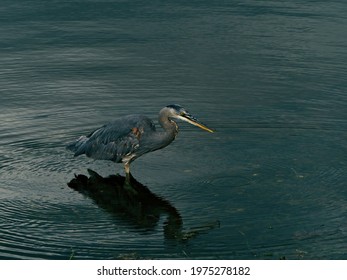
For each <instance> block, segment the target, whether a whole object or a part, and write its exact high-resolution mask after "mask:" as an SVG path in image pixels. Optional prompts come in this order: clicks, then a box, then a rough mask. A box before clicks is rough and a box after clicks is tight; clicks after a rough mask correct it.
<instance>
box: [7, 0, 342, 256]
mask: <svg viewBox="0 0 347 280" xmlns="http://www.w3.org/2000/svg"><path fill="white" fill-rule="evenodd" d="M346 8H347V4H346V2H345V1H342V0H333V1H251V0H244V1H125V0H118V1H117V0H108V1H96V0H95V1H92V0H90V1H87V0H85V1H83V0H81V1H39V0H33V1H19V0H14V1H13V0H11V1H7V0H4V1H2V3H1V7H0V119H1V124H0V179H1V181H0V258H1V259H69V258H70V257H73V258H75V259H109V258H150V259H152V258H154V259H163V258H169V259H176V258H178V259H182V258H183V259H185V258H186V259H197V258H198V259H280V258H286V259H345V258H347V188H346V187H347V186H346V182H347V173H346V171H347V170H346V169H347V160H346V154H347V140H346V139H347V92H346V88H347V79H346V77H347V75H346V74H347V66H346V65H347V51H346V49H347V39H346V38H347V37H346V25H347V16H346ZM172 103H178V104H181V105H183V106H184V107H186V109H188V110H189V111H190V112H191V113H193V114H194V115H196V116H197V117H199V119H201V120H202V121H203V122H204V123H206V124H207V125H208V126H210V127H212V128H215V129H216V130H217V132H216V133H214V134H209V133H206V132H203V131H201V130H199V129H197V128H196V127H192V126H190V125H188V124H180V134H179V135H178V138H177V139H176V140H175V142H174V143H173V144H171V145H170V146H168V147H167V148H165V149H163V150H160V151H157V152H154V153H152V154H147V155H145V156H143V157H141V158H139V159H138V160H136V161H135V162H134V163H133V165H132V173H133V176H134V177H135V178H136V180H137V181H139V182H140V183H141V184H143V185H145V186H147V188H148V189H149V190H150V191H151V197H152V198H153V197H154V198H153V199H154V200H153V201H154V202H153V207H154V206H158V205H161V206H158V207H159V208H160V207H162V208H160V209H161V213H160V214H158V215H157V216H156V214H153V213H152V212H151V211H149V212H148V213H150V214H149V215H152V214H153V215H154V216H153V217H155V218H153V220H151V222H148V223H145V222H144V221H143V220H141V219H140V220H139V219H136V218H134V215H133V216H132V215H129V213H127V211H128V210H129V209H127V208H122V209H121V210H119V209H111V210H110V209H105V208H103V207H100V205H99V204H97V203H95V201H94V200H93V199H91V198H90V197H88V196H83V195H82V194H81V193H79V192H76V191H74V190H72V189H70V188H69V187H68V186H67V183H68V182H70V180H72V179H73V178H74V173H76V174H85V175H88V173H87V169H88V168H90V169H92V170H94V171H96V172H97V173H99V174H100V175H102V176H108V175H111V174H115V173H118V172H119V173H121V174H123V170H122V166H121V165H115V164H113V163H110V162H105V161H93V160H90V159H88V158H85V157H79V158H73V156H72V154H71V153H69V152H68V151H66V150H65V148H64V146H65V144H66V143H67V142H69V141H71V140H73V139H75V138H76V137H77V136H79V135H82V134H85V133H88V132H89V131H90V130H92V129H94V128H97V127H98V126H100V125H102V124H104V123H106V122H108V121H110V120H112V118H116V117H119V116H122V115H125V114H130V113H144V114H147V115H148V116H150V117H151V118H153V119H156V118H157V114H158V112H159V110H160V109H161V108H162V107H164V106H166V105H168V104H172ZM119 200H120V199H119V198H118V200H117V199H114V201H113V200H112V199H111V202H110V203H111V204H112V203H114V204H117V203H123V200H122V201H119ZM163 201H165V202H163ZM148 203H149V205H150V206H151V203H152V200H151V201H150V202H148ZM148 203H147V204H148ZM163 203H164V204H163ZM145 204H146V203H145ZM163 205H165V206H163ZM163 207H164V208H163ZM159 208H158V209H159ZM113 210H114V211H113ZM135 210H136V209H135ZM170 215H173V216H174V217H176V216H175V215H177V217H178V216H179V217H180V224H179V228H175V230H174V232H175V233H180V234H177V236H176V237H172V236H169V235H168V234H167V231H166V229H167V225H168V224H169V226H170V222H169V221H168V217H169V218H170ZM135 216H136V215H135ZM140 216H141V215H140Z"/></svg>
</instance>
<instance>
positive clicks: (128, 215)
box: [68, 169, 219, 242]
mask: <svg viewBox="0 0 347 280" xmlns="http://www.w3.org/2000/svg"><path fill="white" fill-rule="evenodd" d="M88 173H89V177H87V176H86V175H83V174H79V175H75V178H73V179H72V180H71V181H70V182H69V183H68V186H69V187H70V188H72V189H74V190H76V191H78V192H80V193H82V194H83V195H84V196H86V197H89V198H91V199H92V200H93V201H94V202H95V204H96V205H97V206H99V207H100V208H102V209H104V210H105V211H106V212H108V213H109V214H111V215H114V216H115V217H117V218H122V219H125V220H127V221H128V222H129V223H130V224H132V225H135V226H138V227H141V228H145V229H154V228H155V227H156V226H157V225H158V223H159V221H160V218H161V217H162V216H166V218H165V222H164V225H163V232H164V238H165V239H168V240H169V239H170V240H176V241H179V242H181V241H182V242H184V241H188V240H190V239H192V238H194V237H196V236H197V235H199V234H201V233H206V232H208V231H209V230H211V229H214V228H216V227H219V221H213V222H210V223H207V224H204V225H201V226H199V227H195V228H193V229H189V230H184V229H183V220H182V217H181V215H180V213H179V211H178V210H177V209H176V208H175V207H174V206H173V205H172V204H171V203H170V202H169V201H167V200H166V199H164V198H161V197H159V196H158V195H156V194H154V193H153V192H151V191H150V190H149V188H148V187H146V186H144V185H143V184H141V183H140V182H138V181H137V180H136V179H135V178H134V177H132V176H131V175H130V183H127V182H126V180H125V177H124V176H121V175H118V174H117V175H110V176H108V177H105V178H104V177H102V176H100V175H99V174H98V173H96V172H95V171H93V170H90V169H88Z"/></svg>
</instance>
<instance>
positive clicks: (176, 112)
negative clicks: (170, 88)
mask: <svg viewBox="0 0 347 280" xmlns="http://www.w3.org/2000/svg"><path fill="white" fill-rule="evenodd" d="M165 109H166V110H169V116H168V117H169V118H175V119H178V120H182V121H185V122H188V123H190V124H192V125H195V126H197V127H200V128H201V129H203V130H206V131H208V132H214V131H213V130H212V129H210V128H208V127H207V126H205V125H204V124H202V123H201V122H200V121H198V119H197V118H195V117H194V116H192V115H191V114H190V113H189V112H188V111H187V110H186V109H184V108H183V107H182V106H180V105H177V104H174V105H168V106H166V107H165Z"/></svg>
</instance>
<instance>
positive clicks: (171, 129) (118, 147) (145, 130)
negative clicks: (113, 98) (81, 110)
mask: <svg viewBox="0 0 347 280" xmlns="http://www.w3.org/2000/svg"><path fill="white" fill-rule="evenodd" d="M173 119H178V120H182V121H185V122H188V123H190V124H193V125H195V126H198V127H200V128H201V129H204V130H206V131H209V132H213V130H212V129H209V128H208V127H206V126H205V125H203V124H202V123H200V122H199V121H198V120H197V119H196V118H195V117H193V116H192V115H191V114H189V113H188V111H187V110H185V109H184V108H182V107H181V106H179V105H169V106H166V107H164V108H163V109H161V110H160V112H159V123H160V125H161V126H162V128H163V129H164V131H160V132H159V131H156V128H155V125H154V123H153V122H152V121H151V120H150V119H149V118H147V117H145V116H142V115H129V116H125V117H121V118H118V119H116V120H114V121H113V122H110V123H108V124H106V125H104V126H102V127H101V128H99V129H97V130H95V131H93V132H92V133H90V134H89V135H87V136H81V137H80V138H78V139H77V140H76V141H74V142H72V143H70V144H69V145H68V146H67V148H68V149H69V150H71V151H73V152H74V153H75V156H79V155H82V154H86V155H87V156H88V157H91V158H94V159H103V160H111V161H114V162H122V163H124V168H125V173H126V176H127V179H128V178H129V177H130V175H129V174H130V163H131V162H132V161H134V160H135V159H136V158H138V157H140V156H142V155H143V154H146V153H149V152H152V151H155V150H159V149H162V148H164V147H166V146H167V145H169V144H170V143H171V142H172V141H173V140H174V139H175V137H176V135H177V133H178V126H177V124H176V123H175V122H174V121H173Z"/></svg>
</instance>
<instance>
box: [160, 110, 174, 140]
mask: <svg viewBox="0 0 347 280" xmlns="http://www.w3.org/2000/svg"><path fill="white" fill-rule="evenodd" d="M159 124H160V125H161V127H162V128H163V129H164V134H165V135H166V136H167V137H172V140H173V139H175V137H176V135H177V133H178V126H177V124H176V123H175V122H174V121H173V120H170V119H169V118H168V117H167V116H161V115H160V116H159Z"/></svg>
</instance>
